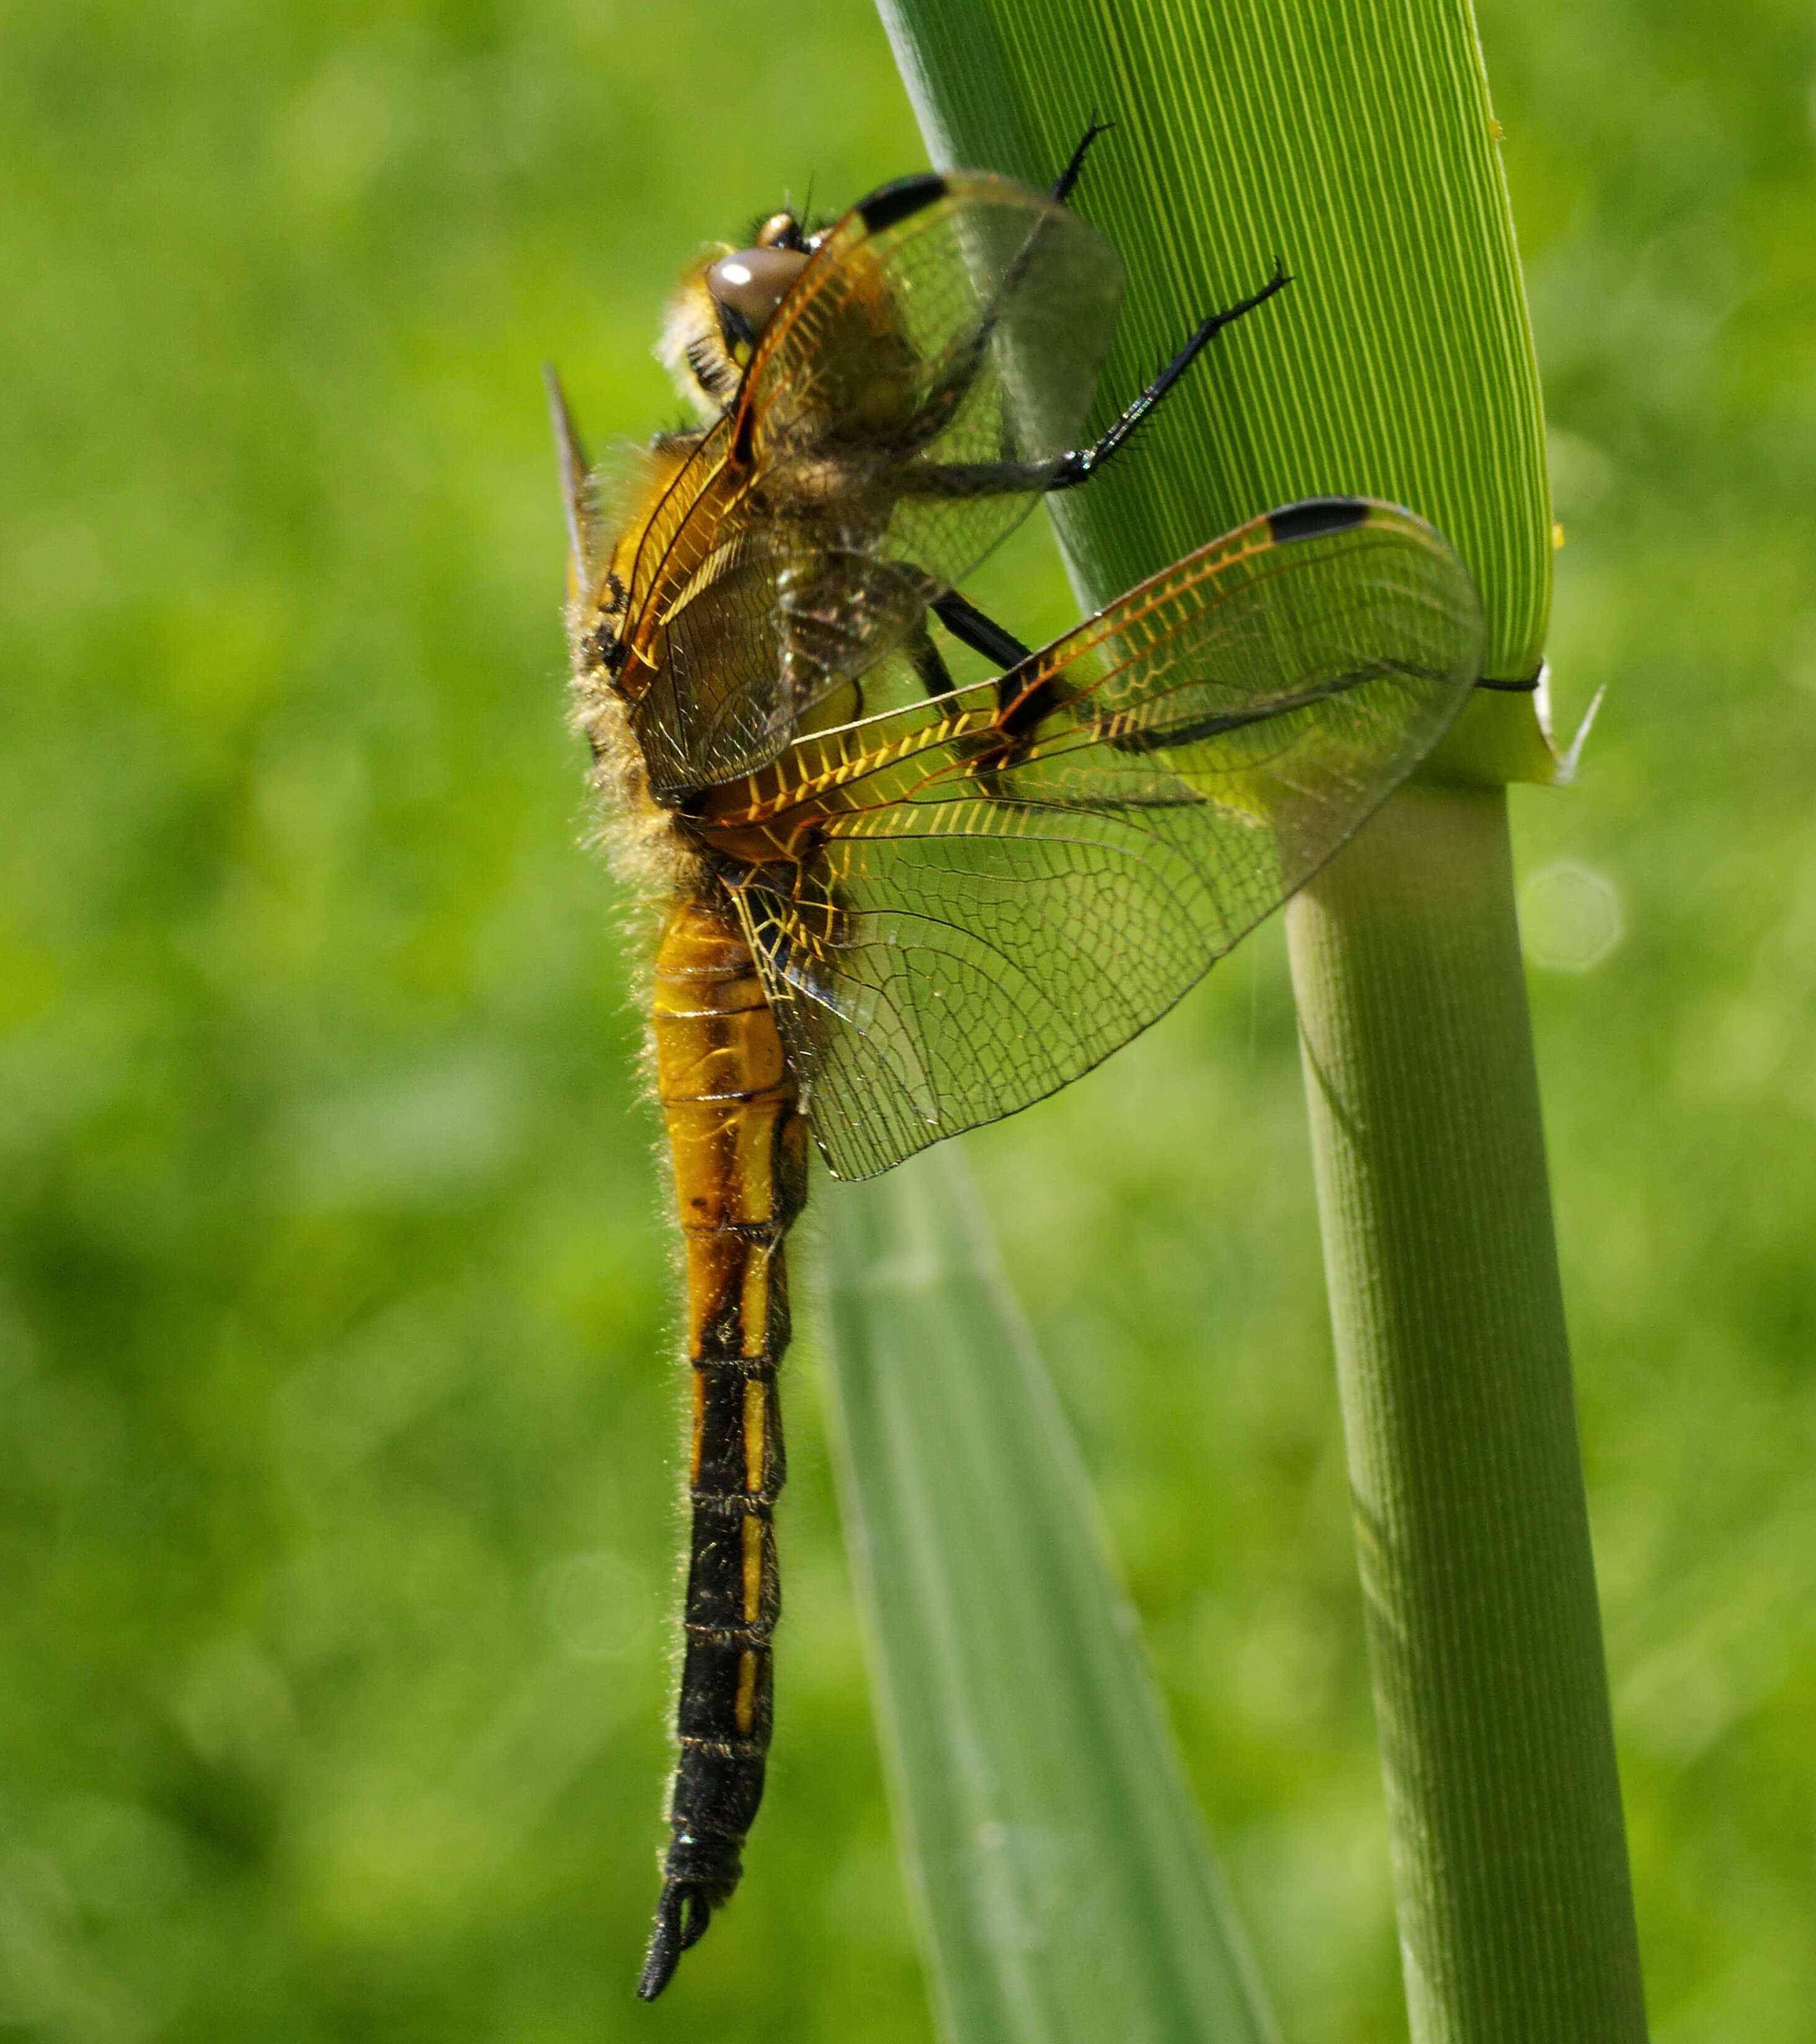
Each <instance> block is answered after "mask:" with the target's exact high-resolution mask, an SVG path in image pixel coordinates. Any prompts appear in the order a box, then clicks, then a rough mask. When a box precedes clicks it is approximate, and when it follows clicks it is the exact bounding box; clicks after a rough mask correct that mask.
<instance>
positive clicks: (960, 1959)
mask: <svg viewBox="0 0 1816 2044" xmlns="http://www.w3.org/2000/svg"><path fill="white" fill-rule="evenodd" d="M825 1211H826V1212H827V1214H828V1216H829V1244H828V1247H829V1255H828V1258H827V1266H828V1269H829V1296H830V1306H831V1314H830V1323H831V1337H832V1339H831V1342H830V1345H829V1346H830V1355H831V1377H832V1382H833V1390H834V1406H835V1411H836V1413H837V1420H838V1425H837V1435H838V1439H839V1441H840V1459H841V1489H842V1493H843V1500H844V1507H845V1522H846V1525H847V1528H848V1534H849V1537H850V1539H851V1544H852V1553H853V1557H854V1566H855V1568H856V1573H857V1577H858V1585H859V1593H860V1598H861V1600H862V1601H863V1603H864V1607H865V1612H866V1618H867V1630H868V1635H869V1637H870V1639H871V1646H872V1673H873V1678H874V1686H875V1691H876V1693H877V1700H878V1704H879V1714H880V1716H881V1719H882V1723H883V1734H884V1745H885V1750H886V1753H887V1758H888V1762H889V1765H890V1771H891V1777H892V1781H893V1788H894V1793H895V1805H896V1808H897V1812H898V1821H901V1822H902V1823H904V1824H905V1826H906V1831H907V1833H908V1840H907V1843H908V1846H909V1850H908V1853H907V1858H908V1861H909V1865H910V1875H911V1879H912V1881H913V1884H914V1887H915V1888H916V1890H917V1891H918V1906H919V1908H920V1910H921V1916H922V1919H923V1920H922V1925H921V1928H922V1931H923V1942H924V1945H925V1948H926V1949H927V1950H928V1953H929V1958H930V1960H931V1962H932V1963H931V1970H932V1975H933V1990H934V1997H935V2002H936V2005H937V2008H938V2009H939V2011H940V2013H941V2020H942V2023H943V2025H944V2027H945V2032H946V2034H947V2036H948V2038H950V2039H951V2040H952V2044H1104V2040H1106V2039H1110V2038H1114V2039H1115V2040H1116V2044H1213V2040H1215V2044H1260V2040H1264V2039H1267V2038H1272V2036H1273V2035H1274V2034H1275V2032H1274V2030H1273V2026H1272V2022H1271V2020H1270V2019H1269V2018H1268V2015H1267V2014H1266V2013H1265V2011H1264V2005H1263V2004H1262V2001H1261V1999H1260V1992H1259V1990H1258V1988H1257V1987H1256V1983H1255V1981H1254V1978H1253V1976H1252V1969H1251V1968H1250V1966H1249V1961H1248V1959H1247V1957H1246V1954H1245V1952H1244V1950H1243V1947H1242V1944H1241V1938H1240V1934H1239V1933H1238V1932H1237V1930H1236V1928H1235V1926H1234V1923H1233V1918H1232V1916H1231V1915H1230V1912H1229V1905H1228V1903H1227V1901H1226V1900H1225V1894H1224V1891H1223V1888H1222V1882H1221V1880H1220V1878H1219V1877H1218V1873H1217V1872H1216V1869H1215V1868H1214V1865H1213V1864H1212V1861H1211V1860H1210V1854H1209V1852H1208V1850H1207V1848H1206V1845H1205V1842H1204V1839H1203V1836H1202V1832H1201V1830H1200V1827H1199V1825H1198V1819H1197V1816H1196V1815H1195V1811H1194V1807H1193V1804H1192V1801H1191V1794H1190V1792H1189V1790H1188V1788H1187V1785H1186V1782H1185V1779H1184V1777H1183V1772H1182V1769H1181V1768H1180V1765H1179V1758H1178V1755H1177V1754H1176V1752H1175V1749H1174V1746H1173V1743H1172V1737H1171V1735H1170V1734H1169V1732H1168V1729H1167V1727H1166V1725H1165V1723H1164V1719H1163V1717H1162V1715H1161V1712H1160V1706H1159V1703H1158V1700H1157V1698H1156V1695H1155V1692H1154V1689H1153V1685H1152V1681H1151V1680H1150V1678H1149V1676H1148V1670H1147V1666H1146V1663H1145V1660H1144V1658H1143V1656H1142V1653H1141V1645H1140V1641H1139V1635H1138V1631H1137V1623H1136V1619H1135V1615H1134V1612H1133V1609H1132V1608H1131V1607H1130V1605H1129V1601H1128V1599H1127V1596H1126V1595H1125V1593H1124V1592H1123V1590H1122V1587H1121V1586H1120V1585H1119V1584H1118V1581H1117V1579H1116V1576H1115V1573H1114V1569H1113V1567H1112V1566H1111V1564H1110V1560H1109V1558H1108V1554H1107V1550H1106V1545H1105V1542H1104V1537H1103V1533H1102V1528H1101V1527H1100V1525H1099V1523H1098V1516H1097V1512H1096V1508H1095V1504H1093V1501H1092V1495H1091V1485H1090V1482H1089V1480H1088V1478H1087V1475H1086V1473H1085V1470H1084V1468H1083V1464H1082V1462H1080V1460H1079V1454H1078V1451H1077V1449H1076V1447H1075V1446H1074V1444H1073V1442H1072V1437H1071V1435H1070V1434H1069V1433H1068V1431H1067V1427H1066V1424H1065V1421H1064V1417H1063V1416H1062V1415H1061V1413H1060V1408H1059V1405H1058V1403H1057V1401H1056V1399H1055V1397H1054V1395H1053V1392H1052V1386H1051V1385H1050V1384H1049V1382H1048V1379H1047V1377H1046V1375H1045V1372H1044V1371H1043V1370H1042V1369H1041V1362H1040V1359H1039V1358H1038V1357H1037V1354H1035V1352H1034V1349H1033V1344H1032V1343H1031V1341H1030V1339H1029V1335H1028V1332H1027V1330H1026V1328H1025V1325H1024V1324H1023V1322H1022V1317H1021V1315H1020V1313H1019V1312H1018V1309H1017V1308H1016V1305H1015V1304H1014V1300H1013V1299H1012V1298H1011V1297H1010V1294H1009V1293H1008V1291H1007V1289H1006V1287H1005V1285H1004V1283H1003V1281H1002V1277H1001V1274H1000V1273H999V1272H998V1269H997V1266H996V1262H995V1255H994V1252H993V1251H992V1249H991V1242H990V1235H989V1231H988V1228H987V1223H986V1222H985V1220H984V1219H983V1215H982V1213H981V1212H980V1211H979V1208H978V1205H977V1202H976V1201H975V1197H974V1196H973V1193H972V1192H971V1184H970V1180H969V1177H968V1174H967V1172H966V1170H965V1167H964V1161H963V1159H962V1158H960V1155H958V1153H957V1151H956V1149H955V1148H954V1147H953V1146H952V1145H950V1144H947V1145H945V1146H943V1147H941V1148H940V1149H938V1150H936V1151H931V1152H929V1154H928V1155H925V1156H924V1157H919V1158H914V1159H913V1160H912V1161H911V1162H909V1163H906V1164H905V1165H903V1166H901V1167H900V1168H899V1169H898V1170H895V1171H893V1172H891V1173H890V1174H887V1176H886V1177H884V1178H879V1179H875V1180H871V1181H868V1182H866V1183H864V1184H861V1185H829V1186H828V1187H827V1188H826V1189H825Z"/></svg>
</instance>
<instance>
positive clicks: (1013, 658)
mask: <svg viewBox="0 0 1816 2044" xmlns="http://www.w3.org/2000/svg"><path fill="white" fill-rule="evenodd" d="M933 615H934V616H935V617H937V618H938V620H939V621H940V622H941V624H943V625H945V628H946V629H947V630H948V632H951V634H952V636H953V637H954V638H955V639H956V640H958V642H959V644H960V645H961V646H968V647H970V648H971V651H973V652H974V653H981V654H982V655H983V657H984V658H985V659H987V660H994V661H995V663H996V664H997V665H998V667H1003V668H1008V667H1020V666H1021V664H1022V662H1023V661H1024V660H1029V659H1033V652H1032V651H1031V650H1030V649H1029V647H1026V646H1024V645H1023V644H1022V641H1021V640H1019V639H1018V638H1017V637H1016V636H1015V635H1014V633H1013V632H1005V631H1004V630H1003V628H1002V626H1001V625H1000V624H997V623H996V622H995V621H994V620H993V619H991V618H988V617H985V616H984V614H983V612H982V611H981V610H979V609H978V607H977V605H975V603H968V602H967V601H965V599H964V597H962V596H960V594H959V593H958V591H957V590H956V589H949V590H947V591H946V593H945V595H944V596H942V597H936V598H935V599H934V601H933ZM923 680H925V677H924V676H923ZM946 687H947V688H948V690H949V689H950V688H951V687H952V682H951V681H950V680H949V679H948V681H947V683H946ZM928 694H929V695H930V694H933V690H930V689H929V690H928Z"/></svg>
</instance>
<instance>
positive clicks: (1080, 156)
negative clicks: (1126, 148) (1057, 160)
mask: <svg viewBox="0 0 1816 2044" xmlns="http://www.w3.org/2000/svg"><path fill="white" fill-rule="evenodd" d="M1115 125H1116V123H1115V122H1114V121H1099V120H1098V117H1097V109H1096V108H1095V107H1093V108H1092V109H1091V118H1090V119H1089V120H1088V121H1087V122H1086V123H1085V129H1084V133H1083V134H1082V135H1081V136H1079V144H1078V147H1077V148H1075V149H1074V150H1073V152H1072V159H1071V161H1070V162H1069V163H1068V164H1067V165H1066V167H1065V168H1064V170H1063V171H1060V175H1059V176H1058V178H1057V179H1056V180H1055V181H1054V184H1053V189H1052V192H1051V193H1050V194H1049V197H1050V198H1052V202H1053V203H1054V205H1055V206H1064V204H1065V202H1066V201H1067V200H1068V198H1071V197H1072V187H1073V186H1074V185H1075V184H1076V183H1078V181H1079V172H1080V171H1082V170H1083V168H1084V159H1085V158H1086V157H1087V156H1089V155H1090V153H1091V144H1092V143H1093V142H1095V140H1097V138H1098V136H1099V135H1107V134H1108V133H1110V129H1112V128H1114V126H1115Z"/></svg>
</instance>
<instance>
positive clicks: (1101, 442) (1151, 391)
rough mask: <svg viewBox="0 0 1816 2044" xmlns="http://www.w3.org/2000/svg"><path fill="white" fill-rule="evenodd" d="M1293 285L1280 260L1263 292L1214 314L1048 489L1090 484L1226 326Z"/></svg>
mask: <svg viewBox="0 0 1816 2044" xmlns="http://www.w3.org/2000/svg"><path fill="white" fill-rule="evenodd" d="M1292 281H1293V280H1292V279H1291V277H1289V276H1288V275H1287V273H1286V270H1285V268H1284V267H1283V265H1282V263H1280V261H1279V258H1278V257H1276V258H1275V262H1274V274H1273V275H1272V277H1271V278H1269V279H1268V282H1266V283H1264V285H1263V286H1261V288H1260V290H1258V291H1252V292H1251V293H1250V294H1249V296H1248V297H1247V298H1244V299H1243V300H1242V301H1241V302H1240V303H1239V304H1237V305H1231V306H1229V308H1228V309H1226V310H1225V311H1223V312H1220V313H1212V314H1211V315H1210V317H1209V318H1208V319H1206V320H1205V321H1202V323H1201V324H1200V325H1199V327H1198V331H1197V332H1195V334H1194V335H1193V336H1192V337H1191V340H1188V341H1187V343H1186V344H1185V346H1184V347H1183V348H1181V349H1180V350H1179V353H1178V354H1177V355H1175V356H1174V357H1173V359H1172V361H1171V362H1169V363H1168V364H1167V366H1166V367H1165V368H1164V369H1163V370H1162V371H1160V375H1158V376H1156V378H1154V380H1153V382H1152V383H1150V384H1149V385H1148V387H1147V389H1146V390H1144V391H1143V392H1142V393H1141V396H1140V397H1138V398H1137V399H1136V400H1135V401H1134V402H1133V404H1131V405H1128V406H1126V407H1125V409H1124V410H1123V413H1122V417H1120V418H1119V419H1118V420H1117V421H1116V423H1115V424H1114V425H1113V426H1112V427H1111V428H1110V430H1109V431H1108V432H1106V433H1105V434H1103V435H1102V436H1101V437H1100V438H1099V439H1098V440H1095V441H1093V442H1092V444H1091V445H1090V446H1089V447H1087V448H1074V449H1073V450H1072V452H1071V453H1069V454H1064V455H1061V456H1060V461H1059V466H1058V467H1057V468H1056V470H1055V471H1054V473H1053V479H1052V482H1049V483H1048V485H1047V487H1048V489H1049V490H1071V489H1072V488H1074V487H1075V486H1076V485H1077V484H1079V483H1081V482H1087V481H1089V479H1090V478H1091V477H1092V476H1094V475H1095V474H1096V473H1097V472H1098V470H1099V469H1100V468H1102V467H1103V465H1104V463H1106V462H1107V461H1108V460H1109V459H1110V457H1111V456H1112V455H1114V454H1116V453H1117V452H1118V451H1119V450H1120V449H1121V448H1125V447H1126V446H1127V445H1128V444H1129V438H1130V436H1131V435H1132V434H1133V432H1134V431H1135V429H1136V428H1137V426H1139V425H1141V422H1142V421H1143V420H1144V419H1145V418H1146V417H1147V416H1148V413H1150V412H1152V410H1153V409H1154V407H1155V406H1156V405H1158V404H1159V403H1160V401H1161V399H1162V398H1164V397H1165V396H1166V394H1167V393H1168V391H1169V390H1172V387H1173V386H1174V385H1175V383H1177V382H1179V378H1181V377H1182V376H1183V375H1184V374H1185V373H1186V371H1187V370H1188V369H1189V368H1191V366H1192V364H1193V363H1195V361H1196V360H1197V359H1198V356H1199V355H1201V354H1202V352H1204V350H1205V349H1206V348H1207V347H1209V346H1210V343H1211V342H1212V341H1213V340H1215V339H1216V337H1217V336H1218V334H1220V333H1221V332H1222V331H1223V329H1224V328H1225V327H1226V326H1231V325H1234V323H1235V322H1236V321H1237V320H1239V319H1241V317H1243V315H1244V314H1245V313H1252V312H1253V311H1254V309H1255V308H1256V306H1257V305H1265V304H1266V303H1267V302H1268V299H1270V298H1272V297H1273V295H1274V294H1275V292H1276V291H1283V290H1285V289H1286V287H1287V285H1288V284H1290V283H1291V282H1292Z"/></svg>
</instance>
